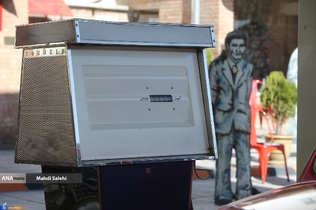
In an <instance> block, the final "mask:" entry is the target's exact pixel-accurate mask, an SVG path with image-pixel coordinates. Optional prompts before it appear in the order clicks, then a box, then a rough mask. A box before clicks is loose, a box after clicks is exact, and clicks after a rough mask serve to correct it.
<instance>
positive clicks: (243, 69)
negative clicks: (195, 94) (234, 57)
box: [210, 56, 253, 200]
mask: <svg viewBox="0 0 316 210" xmlns="http://www.w3.org/2000/svg"><path fill="white" fill-rule="evenodd" d="M234 65H235V64H234V63H233V62H232V61H231V60H230V58H229V57H226V56H225V57H219V58H218V59H216V60H214V61H213V62H212V63H211V65H210V85H211V87H210V88H211V93H212V105H213V113H214V121H215V131H216V138H217V150H218V154H219V158H218V160H217V162H216V189H215V199H220V198H221V197H224V198H226V199H228V200H232V199H233V193H232V191H231V181H230V161H231V156H232V149H233V148H234V149H235V151H236V158H237V185H236V194H235V198H236V199H241V198H244V197H247V196H250V195H251V189H252V185H251V179H250V178H251V172H250V142H249V137H250V136H249V134H250V106H249V97H250V92H251V82H252V70H253V65H252V64H250V63H248V62H247V61H245V60H244V59H241V60H240V61H239V62H238V63H237V69H238V71H237V73H236V74H235V75H234V76H233V74H234V73H233V71H232V69H233V66H234Z"/></svg>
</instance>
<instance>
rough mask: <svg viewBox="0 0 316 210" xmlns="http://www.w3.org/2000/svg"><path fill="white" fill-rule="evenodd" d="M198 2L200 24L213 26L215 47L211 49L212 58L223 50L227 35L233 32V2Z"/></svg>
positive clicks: (217, 0)
mask: <svg viewBox="0 0 316 210" xmlns="http://www.w3.org/2000/svg"><path fill="white" fill-rule="evenodd" d="M200 1H201V2H200V5H201V6H200V8H201V9H200V10H201V11H200V24H203V25H214V30H215V38H216V45H217V47H216V48H214V49H212V51H213V54H214V56H217V55H219V54H220V53H221V51H222V50H223V46H224V42H225V37H226V35H227V33H229V32H231V31H232V30H234V12H233V1H226V0H200ZM224 3H225V4H224Z"/></svg>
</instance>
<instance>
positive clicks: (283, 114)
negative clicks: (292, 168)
mask: <svg viewBox="0 0 316 210" xmlns="http://www.w3.org/2000/svg"><path fill="white" fill-rule="evenodd" d="M260 101H261V106H262V108H263V109H264V110H269V108H271V110H272V112H271V116H270V117H271V118H272V122H273V124H274V125H275V126H274V127H275V131H274V133H273V138H274V142H277V143H282V144H284V146H285V154H286V158H288V157H289V156H290V153H291V144H292V140H293V138H294V136H292V135H289V134H287V133H283V132H282V128H283V125H284V124H285V123H286V122H287V121H288V120H289V119H290V118H291V117H292V116H294V115H295V111H296V110H295V107H296V103H297V88H296V86H295V84H294V83H292V82H289V81H288V80H287V79H286V78H285V76H284V74H283V72H282V71H272V72H271V73H270V74H269V75H268V77H267V78H266V82H265V85H264V87H263V89H262V90H261V93H260ZM270 137H271V135H270V134H267V135H265V138H266V141H271V140H270ZM272 159H275V160H283V156H282V153H281V152H280V151H275V152H273V153H272V154H271V155H270V160H272Z"/></svg>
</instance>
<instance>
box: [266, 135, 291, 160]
mask: <svg viewBox="0 0 316 210" xmlns="http://www.w3.org/2000/svg"><path fill="white" fill-rule="evenodd" d="M264 137H265V140H266V142H272V141H271V137H270V135H269V134H265V135H264ZM273 138H274V143H279V144H283V145H284V150H285V158H286V159H288V158H289V157H290V155H291V148H292V142H293V139H294V136H293V135H273ZM269 161H278V162H279V161H282V162H284V158H283V154H282V152H281V151H280V150H275V151H273V152H272V153H271V155H270V157H269Z"/></svg>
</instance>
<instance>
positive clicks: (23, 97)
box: [15, 19, 217, 210]
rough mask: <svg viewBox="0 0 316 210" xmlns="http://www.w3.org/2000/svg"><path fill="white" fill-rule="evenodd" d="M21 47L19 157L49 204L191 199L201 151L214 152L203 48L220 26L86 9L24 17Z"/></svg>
mask: <svg viewBox="0 0 316 210" xmlns="http://www.w3.org/2000/svg"><path fill="white" fill-rule="evenodd" d="M15 47H16V48H22V49H23V58H22V59H23V60H22V73H21V89H20V98H19V100H20V101H19V115H18V139H17V143H16V151H15V162H16V163H26V164H39V165H41V166H42V172H43V173H81V174H82V178H83V182H82V183H73V184H56V183H49V184H47V183H46V184H45V183H44V192H45V201H46V208H47V209H84V208H87V209H94V208H96V209H111V210H113V209H151V210H153V209H173V210H174V209H177V210H179V209H180V210H181V209H189V208H190V197H191V184H192V180H191V175H192V170H193V165H194V163H195V160H202V159H216V158H217V150H216V141H215V135H214V125H213V114H212V108H211V98H210V90H209V79H208V68H207V64H206V59H205V53H204V49H205V48H209V47H215V37H214V28H213V27H212V26H200V25H199V26H198V25H175V24H156V23H155V24H151V23H121V22H106V21H96V20H84V19H70V20H63V21H52V22H45V23H36V24H28V25H19V26H17V27H16V44H15Z"/></svg>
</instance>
